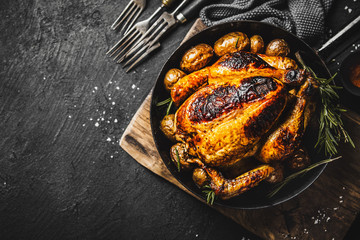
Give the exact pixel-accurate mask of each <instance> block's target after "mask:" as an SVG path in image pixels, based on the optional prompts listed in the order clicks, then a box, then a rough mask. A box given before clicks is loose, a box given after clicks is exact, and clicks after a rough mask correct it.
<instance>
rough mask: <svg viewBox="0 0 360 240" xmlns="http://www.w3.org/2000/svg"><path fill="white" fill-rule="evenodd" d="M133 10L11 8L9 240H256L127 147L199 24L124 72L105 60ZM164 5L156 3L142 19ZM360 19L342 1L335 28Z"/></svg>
mask: <svg viewBox="0 0 360 240" xmlns="http://www.w3.org/2000/svg"><path fill="white" fill-rule="evenodd" d="M224 2H225V1H224ZM126 3H127V0H126V1H125V0H122V1H118V0H108V1H105V0H78V1H70V0H68V1H66V0H58V1H47V0H8V1H6V0H0V17H1V18H0V136H1V137H0V239H99V238H102V239H248V238H249V239H257V238H256V237H255V236H254V235H252V234H250V233H248V232H246V231H245V230H244V229H243V228H242V227H241V226H239V225H237V224H235V223H234V222H232V221H231V220H229V219H227V218H226V217H224V216H222V215H221V214H219V213H217V212H216V211H214V210H213V209H211V208H209V207H208V206H206V205H205V204H202V203H200V202H199V201H197V200H195V199H194V198H193V197H191V196H189V195H188V194H185V193H184V192H183V191H181V190H179V189H178V188H176V187H174V186H173V185H171V184H170V183H168V182H166V181H164V180H163V179H162V178H160V177H158V176H156V175H154V174H153V173H151V172H150V171H148V170H147V169H145V168H143V167H141V166H140V165H139V164H138V163H136V162H135V161H134V160H133V159H132V158H131V157H130V156H129V155H127V153H125V152H124V151H123V150H122V149H121V148H120V147H119V146H118V140H119V138H120V137H121V135H122V133H123V131H124V129H125V128H126V126H127V125H128V123H129V122H130V120H131V117H132V116H133V115H134V113H135V112H136V110H137V109H138V107H139V106H140V104H141V103H142V101H143V100H144V98H145V97H146V96H147V94H148V93H149V91H150V89H151V88H152V85H153V83H154V81H155V79H156V75H157V74H158V72H159V70H160V68H161V66H162V65H163V64H164V62H165V61H166V59H167V58H168V57H169V55H170V54H171V52H172V51H174V50H175V49H176V47H177V46H178V45H179V43H180V41H181V39H182V38H183V37H184V36H185V34H186V32H187V31H188V29H189V28H190V26H191V25H192V23H193V21H192V22H189V23H187V24H186V25H184V26H181V27H180V28H178V29H177V30H176V32H173V33H172V34H171V35H170V36H169V37H168V38H167V39H165V40H164V41H163V43H162V45H163V47H162V49H161V51H158V52H157V53H156V54H155V56H153V57H152V58H151V60H150V61H147V62H145V63H144V64H142V65H141V66H140V67H138V68H137V69H136V71H133V72H131V73H129V74H125V72H124V70H123V69H122V68H121V66H120V65H117V64H115V63H114V62H112V61H111V60H110V59H108V58H106V56H105V52H106V51H107V50H108V49H109V47H110V46H111V45H112V44H113V43H114V42H115V40H117V39H118V38H119V34H117V33H115V32H113V31H111V30H110V29H109V26H110V25H111V23H112V21H113V20H114V18H115V17H116V16H117V15H118V14H119V12H120V11H121V10H122V9H123V7H124V6H125V4H126ZM157 6H159V1H157V0H152V1H148V7H147V10H146V12H145V13H144V14H143V15H142V18H145V17H147V16H149V15H150V13H151V12H152V11H153V10H154V9H155V8H156V7H157ZM345 6H348V7H350V8H351V9H352V12H351V13H349V11H348V10H346V9H345ZM359 13H360V8H359V3H357V2H355V1H353V0H347V1H337V2H336V3H335V6H334V7H333V9H332V10H331V14H330V18H329V19H328V20H329V21H328V26H329V29H331V31H332V33H335V32H337V31H339V30H340V29H341V28H342V27H343V26H344V24H345V23H346V22H348V21H349V20H351V19H353V18H354V17H355V16H356V15H358V14H359ZM329 35H331V34H329ZM347 39H348V40H347V41H346V42H345V41H344V42H343V43H342V47H338V48H337V52H342V55H340V56H336V57H335V60H333V61H332V62H331V63H330V65H329V66H330V68H331V70H332V71H333V72H335V71H337V68H338V67H339V64H340V63H341V60H342V59H343V57H344V56H346V55H347V54H348V53H349V52H350V51H351V50H355V46H356V45H355V46H353V45H351V44H350V45H349V44H347V43H350V42H351V43H353V42H355V43H356V44H359V43H360V35H359V33H357V34H353V35H351V36H348V37H347ZM344 49H345V50H344ZM359 49H360V47H359ZM333 53H336V51H334V52H333ZM346 95H347V96H348V94H346ZM353 101H357V102H359V99H355V100H354V99H347V100H344V103H345V104H348V103H349V102H353ZM352 105H354V104H352Z"/></svg>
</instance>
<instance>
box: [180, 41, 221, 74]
mask: <svg viewBox="0 0 360 240" xmlns="http://www.w3.org/2000/svg"><path fill="white" fill-rule="evenodd" d="M213 56H214V49H213V48H212V47H211V46H210V45H208V44H205V43H201V44H198V45H196V46H194V47H192V48H190V49H189V50H188V51H186V52H185V54H184V56H183V57H182V59H181V62H180V68H181V69H182V70H184V71H186V72H194V71H197V70H200V69H201V68H203V67H205V66H206V65H207V64H208V63H209V62H210V61H211V59H212V57H213Z"/></svg>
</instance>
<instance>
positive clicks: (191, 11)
mask: <svg viewBox="0 0 360 240" xmlns="http://www.w3.org/2000/svg"><path fill="white" fill-rule="evenodd" d="M213 1H214V0H193V1H192V2H191V3H190V4H189V5H187V6H186V8H185V9H184V10H183V11H182V12H181V13H179V14H178V15H176V19H177V20H178V21H180V22H181V23H184V22H186V21H188V20H189V19H192V18H194V17H196V15H197V14H198V13H199V11H200V9H201V8H202V7H204V6H205V4H209V3H211V2H213Z"/></svg>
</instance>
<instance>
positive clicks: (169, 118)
mask: <svg viewBox="0 0 360 240" xmlns="http://www.w3.org/2000/svg"><path fill="white" fill-rule="evenodd" d="M160 129H161V131H162V132H163V133H164V134H165V136H166V137H167V138H168V139H170V140H171V141H173V142H175V141H176V140H175V114H169V115H166V116H165V117H164V118H163V120H162V121H161V123H160Z"/></svg>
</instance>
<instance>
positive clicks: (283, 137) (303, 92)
mask: <svg viewBox="0 0 360 240" xmlns="http://www.w3.org/2000/svg"><path fill="white" fill-rule="evenodd" d="M315 88H317V86H316V85H314V81H313V80H312V79H311V78H309V79H308V80H307V81H306V82H305V83H304V84H303V85H302V86H301V88H300V90H299V92H298V94H297V99H296V103H295V106H294V108H293V110H292V113H291V115H290V116H289V118H288V119H287V120H286V121H285V122H284V123H283V124H281V125H280V127H279V128H277V129H276V130H275V131H274V132H273V133H272V134H271V135H270V136H269V137H268V138H267V141H266V142H265V143H264V145H263V146H262V147H261V149H260V151H259V154H257V156H256V157H257V158H258V160H259V161H261V162H264V163H271V162H275V161H283V160H284V159H286V158H288V157H289V156H291V155H293V154H294V152H295V151H297V150H298V149H299V147H300V144H301V139H302V137H303V135H304V132H305V129H306V127H307V124H308V121H309V118H310V114H312V112H313V111H314V107H313V104H314V103H313V93H314V89H315Z"/></svg>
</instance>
